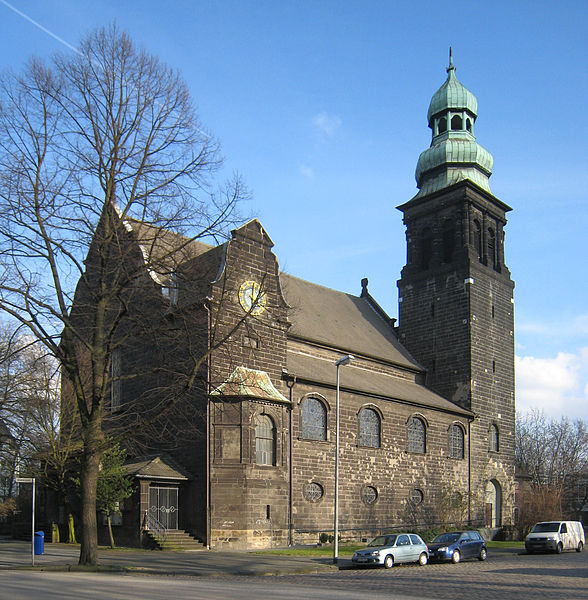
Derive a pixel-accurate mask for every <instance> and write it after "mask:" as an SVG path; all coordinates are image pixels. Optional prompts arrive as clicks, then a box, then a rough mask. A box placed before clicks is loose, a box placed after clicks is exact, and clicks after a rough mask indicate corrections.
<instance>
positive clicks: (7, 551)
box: [0, 539, 351, 576]
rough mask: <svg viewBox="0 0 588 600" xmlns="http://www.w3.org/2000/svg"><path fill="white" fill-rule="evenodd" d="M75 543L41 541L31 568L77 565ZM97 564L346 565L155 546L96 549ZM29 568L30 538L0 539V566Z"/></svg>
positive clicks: (147, 567)
mask: <svg viewBox="0 0 588 600" xmlns="http://www.w3.org/2000/svg"><path fill="white" fill-rule="evenodd" d="M79 552H80V550H79V546H77V545H75V546H73V545H68V544H45V552H44V554H41V555H37V556H35V568H38V569H40V570H44V569H48V570H68V569H69V568H71V567H75V566H77V563H78V557H79ZM98 556H99V559H98V560H99V564H100V566H101V567H103V568H105V570H110V569H112V570H123V571H126V572H129V573H143V574H157V575H182V576H223V575H285V574H292V573H311V572H315V571H325V570H331V569H337V568H346V567H348V566H349V565H350V564H351V561H350V560H349V559H340V561H339V562H340V564H339V567H337V566H335V565H333V564H332V559H331V558H326V557H323V558H315V557H302V556H281V555H272V554H252V553H249V552H221V551H212V550H202V551H195V552H194V551H191V552H161V551H158V550H126V549H125V550H99V552H98ZM22 568H31V544H30V542H23V541H17V540H12V539H0V569H22Z"/></svg>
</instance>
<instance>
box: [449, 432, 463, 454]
mask: <svg viewBox="0 0 588 600" xmlns="http://www.w3.org/2000/svg"><path fill="white" fill-rule="evenodd" d="M449 456H451V458H463V457H464V435H463V429H462V428H461V427H460V426H459V425H455V424H454V425H452V426H451V427H450V428H449Z"/></svg>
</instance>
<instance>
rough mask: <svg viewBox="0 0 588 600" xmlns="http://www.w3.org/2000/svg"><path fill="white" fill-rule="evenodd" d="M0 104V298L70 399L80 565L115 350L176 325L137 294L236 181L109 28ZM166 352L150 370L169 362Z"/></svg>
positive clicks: (192, 367) (0, 90) (183, 91)
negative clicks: (219, 181)
mask: <svg viewBox="0 0 588 600" xmlns="http://www.w3.org/2000/svg"><path fill="white" fill-rule="evenodd" d="M0 102H1V105H0V273H1V274H0V309H2V310H3V311H4V312H5V313H7V314H9V315H10V316H11V317H12V318H13V319H15V320H16V321H18V322H20V323H21V324H22V325H24V326H25V327H27V328H28V330H29V332H30V334H31V335H32V336H34V338H35V339H36V340H38V341H40V342H41V343H42V344H43V345H44V346H45V347H46V349H47V350H48V352H49V353H50V354H51V355H52V356H54V357H55V358H56V359H57V361H58V363H59V365H60V368H61V372H62V376H63V379H64V388H63V389H64V397H63V399H62V404H66V403H67V402H69V401H70V400H71V402H72V403H73V406H74V408H75V417H72V419H73V420H72V421H71V423H70V428H71V429H75V430H76V434H77V436H78V439H79V440H80V444H81V447H82V458H81V474H80V475H81V476H80V480H81V502H82V508H81V511H82V518H81V529H82V537H81V551H80V564H95V563H96V562H97V533H96V482H97V477H98V468H99V463H100V459H101V456H102V454H103V452H104V450H105V447H106V442H105V440H106V435H105V432H104V426H105V423H104V420H105V416H107V406H108V405H109V403H110V402H111V400H112V398H113V390H116V385H117V382H118V381H120V380H121V378H122V377H123V375H122V374H120V373H117V371H116V368H115V367H116V364H115V363H116V355H117V351H120V350H121V349H122V348H125V345H126V344H129V343H131V342H130V340H131V339H132V340H135V341H133V342H132V343H134V344H135V345H137V342H136V340H137V339H140V340H141V341H140V346H141V347H142V348H143V349H147V348H148V349H149V351H153V352H157V353H158V356H157V358H158V359H160V358H161V359H165V357H168V358H169V357H170V356H173V352H172V351H171V349H172V348H173V347H174V344H173V342H174V340H175V339H177V335H179V334H180V333H183V331H182V327H181V326H178V325H177V324H174V325H172V324H169V323H167V324H163V325H162V323H161V322H156V318H155V317H154V316H153V314H154V312H153V310H152V308H153V305H154V304H155V303H157V302H161V296H162V293H161V292H162V290H164V289H166V288H167V289H173V285H171V284H170V282H172V281H173V277H174V276H175V273H176V272H177V270H178V265H179V264H180V263H182V262H185V261H186V260H187V258H188V257H189V255H190V253H191V252H193V251H194V244H195V243H197V242H195V240H196V239H197V238H202V237H205V236H222V235H223V234H224V232H225V231H226V229H227V228H228V227H230V226H232V225H233V224H234V219H235V218H236V213H235V207H236V204H237V202H238V201H239V200H240V198H242V197H243V195H244V191H243V188H242V185H241V184H240V182H239V180H238V178H234V179H233V180H232V181H230V182H228V183H227V184H225V185H224V186H222V187H221V188H219V189H216V188H215V187H214V186H213V181H214V176H215V174H216V173H217V171H218V169H219V167H220V165H221V159H220V155H219V146H218V143H217V142H216V140H215V139H214V138H213V137H212V136H211V135H209V134H208V133H206V132H205V131H204V130H203V127H202V125H201V124H200V123H199V121H198V119H197V117H196V114H195V111H194V108H193V106H192V102H191V99H190V94H189V91H188V89H187V86H186V84H185V83H184V82H183V80H182V79H181V77H180V76H179V75H178V74H177V73H176V72H175V71H173V70H172V69H170V68H169V67H167V66H166V65H164V64H163V63H161V62H160V61H159V60H158V59H157V58H155V57H153V56H151V55H149V54H148V53H146V52H145V51H143V50H141V49H138V48H137V47H136V46H135V45H134V44H133V42H132V41H131V39H130V38H129V36H128V35H127V34H125V33H124V32H121V31H120V30H119V29H118V28H117V27H116V26H114V25H113V26H110V27H107V28H103V29H99V30H97V31H95V32H93V33H91V34H90V35H88V36H87V37H86V38H85V39H84V40H83V41H82V43H81V45H80V49H79V51H78V52H77V53H76V54H74V55H67V56H64V55H57V56H55V57H54V58H52V59H51V60H50V61H41V60H36V59H35V60H31V62H30V63H29V64H28V66H27V67H26V69H25V70H24V71H23V73H22V74H20V75H14V74H7V75H5V76H4V77H3V78H2V80H1V82H0ZM169 232H172V233H173V235H172V234H170V233H169ZM168 286H169V287H168ZM139 290H140V293H139ZM156 291H158V292H159V296H157V297H156V293H155V292H156ZM139 299H140V300H139ZM129 316H132V317H133V325H130V324H129ZM184 329H185V328H184ZM201 350H202V346H201V345H195V346H194V352H193V353H191V354H189V355H188V356H187V357H186V359H185V360H184V362H183V364H182V369H181V374H182V376H181V378H179V379H177V380H176V383H175V385H169V377H164V378H163V380H165V381H166V385H165V388H166V395H165V399H164V400H162V399H161V398H158V399H157V402H155V401H154V402H152V403H151V404H150V405H146V409H145V410H142V411H139V410H136V411H135V412H134V418H133V419H130V418H129V415H128V414H127V415H126V417H125V418H120V419H119V420H118V421H119V425H120V427H121V428H122V427H123V426H124V427H130V426H135V427H136V426H137V423H138V420H140V419H143V421H144V420H145V418H147V421H149V420H151V421H152V420H154V419H156V418H157V415H158V414H159V413H161V412H162V411H165V410H169V408H170V407H171V406H174V405H176V404H178V403H179V401H180V400H181V399H182V398H185V397H186V396H187V395H188V394H189V393H190V390H191V388H192V387H193V386H194V385H195V383H196V381H197V378H198V374H199V373H200V372H201V368H202V363H203V361H204V358H205V356H204V355H203V352H202V351H201ZM170 360H171V359H170ZM170 360H168V361H167V362H166V361H165V360H163V362H162V363H161V364H163V365H164V366H163V367H162V369H161V370H162V371H166V367H165V365H168V366H169V373H171V372H172V371H173V368H172V367H174V365H171V364H170ZM155 362H157V361H154V362H152V364H154V363H155ZM169 373H168V372H166V373H165V374H166V376H167V375H169ZM134 376H135V375H133V374H130V373H126V374H125V375H124V377H127V378H128V379H129V380H130V379H131V378H132V377H134ZM152 377H153V383H154V386H155V387H157V382H158V381H161V379H160V378H159V379H158V377H155V376H154V375H152ZM154 397H155V396H154Z"/></svg>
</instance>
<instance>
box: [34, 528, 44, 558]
mask: <svg viewBox="0 0 588 600" xmlns="http://www.w3.org/2000/svg"><path fill="white" fill-rule="evenodd" d="M34 551H35V554H44V553H45V532H44V531H35V545H34Z"/></svg>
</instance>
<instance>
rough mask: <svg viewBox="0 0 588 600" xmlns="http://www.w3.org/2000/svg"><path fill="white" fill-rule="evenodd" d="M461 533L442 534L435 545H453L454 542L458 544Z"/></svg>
mask: <svg viewBox="0 0 588 600" xmlns="http://www.w3.org/2000/svg"><path fill="white" fill-rule="evenodd" d="M459 535H460V534H459V533H442V534H441V535H438V536H437V537H436V538H435V539H434V540H433V543H435V544H453V543H454V542H457V540H458V539H459Z"/></svg>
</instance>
